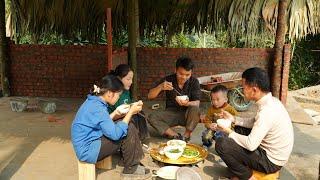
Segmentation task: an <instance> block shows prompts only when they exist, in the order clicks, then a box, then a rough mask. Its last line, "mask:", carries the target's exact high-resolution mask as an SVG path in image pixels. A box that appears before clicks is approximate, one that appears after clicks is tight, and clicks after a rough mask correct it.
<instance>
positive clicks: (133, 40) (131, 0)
mask: <svg viewBox="0 0 320 180" xmlns="http://www.w3.org/2000/svg"><path fill="white" fill-rule="evenodd" d="M135 1H136V0H128V1H127V2H128V36H129V37H128V38H129V51H128V58H129V65H130V67H131V69H132V70H133V74H134V76H133V82H132V88H131V92H132V98H133V99H134V100H137V97H138V81H137V50H136V46H137V37H136V36H137V32H136V30H137V29H136V23H135V20H136V17H135Z"/></svg>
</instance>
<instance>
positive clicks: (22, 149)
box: [0, 98, 320, 180]
mask: <svg viewBox="0 0 320 180" xmlns="http://www.w3.org/2000/svg"><path fill="white" fill-rule="evenodd" d="M55 101H56V102H57V105H58V109H57V112H56V113H54V114H52V115H48V114H43V113H41V112H40V111H39V110H37V109H29V110H28V111H26V112H21V113H17V112H12V111H11V109H10V105H9V98H0V112H1V113H0V127H1V129H0V179H1V180H5V179H23V180H25V179H30V180H37V179H41V180H42V179H53V180H56V179H77V178H78V172H77V163H76V162H77V161H76V157H75V154H74V152H73V149H72V145H71V143H70V125H71V122H72V120H73V116H74V114H75V112H76V110H77V108H78V106H79V105H80V103H81V101H82V100H80V99H55ZM151 104H153V102H148V103H146V105H145V111H146V112H148V111H150V109H149V108H148V107H150V105H151ZM203 109H205V107H204V108H203ZM252 111H254V108H253V110H251V111H250V112H246V113H242V115H243V116H252V115H253V114H254V113H253V112H252ZM288 111H289V113H290V115H291V118H292V119H297V118H298V119H299V122H301V119H308V117H307V116H306V115H305V114H303V113H304V112H303V111H302V109H301V108H300V107H299V105H298V103H296V102H294V101H293V102H292V101H290V104H288ZM300 111H301V112H300ZM297 116H298V117H297ZM52 117H53V118H52ZM48 118H49V120H52V119H53V120H54V118H56V119H58V121H57V122H48ZM306 121H308V120H306ZM203 129H204V127H203V125H202V124H201V125H198V126H197V128H196V130H195V132H194V133H193V136H192V138H191V142H192V143H195V144H200V142H201V140H200V135H201V132H202V130H203ZM178 131H182V129H181V128H178ZM294 131H295V144H294V149H293V153H292V155H291V157H290V160H289V162H288V163H287V164H286V166H285V167H284V168H282V170H281V174H280V176H281V178H280V179H308V180H309V179H315V180H316V179H318V169H319V161H320V150H319V149H320V141H319V139H320V128H319V125H313V126H312V125H304V124H296V123H295V124H294ZM151 135H153V136H154V135H155V133H154V131H153V130H152V129H151ZM164 141H166V140H165V139H162V138H160V137H158V136H155V137H152V138H150V139H149V140H148V142H149V143H148V144H149V145H150V146H156V145H157V144H158V143H159V142H164ZM217 160H219V157H218V156H216V154H215V151H214V150H213V149H210V150H209V156H208V158H207V159H206V160H205V162H204V163H202V164H199V166H198V167H193V168H194V169H195V170H196V171H197V172H199V174H200V176H201V177H202V179H219V177H224V176H226V175H227V174H228V171H227V169H226V168H225V167H223V166H221V165H219V164H218V163H217ZM113 161H114V163H113V165H114V169H112V170H109V171H101V170H98V171H97V179H98V180H99V179H112V180H114V179H120V172H121V168H119V167H118V166H117V165H116V164H117V161H118V159H117V158H114V159H113ZM143 163H144V164H145V165H146V166H148V167H149V168H150V169H158V168H159V165H158V164H157V163H155V162H153V161H152V159H151V158H150V156H149V155H148V154H146V156H145V158H144V159H143Z"/></svg>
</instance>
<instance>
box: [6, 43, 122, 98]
mask: <svg viewBox="0 0 320 180" xmlns="http://www.w3.org/2000/svg"><path fill="white" fill-rule="evenodd" d="M9 47H10V53H9V56H10V60H11V64H10V86H11V94H12V95H14V96H42V97H84V96H85V95H86V94H87V93H88V91H89V89H90V87H91V86H92V85H93V83H94V82H95V81H97V80H99V79H100V78H101V77H103V76H104V75H105V71H106V70H105V69H106V67H107V65H106V61H107V60H106V48H107V47H106V46H105V45H87V46H80V45H66V46H60V45H15V44H13V43H11V44H10V46H9ZM117 52H119V54H120V56H119V57H118V56H117ZM123 52H125V51H124V50H118V51H116V53H115V54H114V55H113V58H114V61H115V63H114V64H117V63H118V61H119V62H125V61H126V59H127V58H126V56H125V55H123ZM125 54H126V53H125Z"/></svg>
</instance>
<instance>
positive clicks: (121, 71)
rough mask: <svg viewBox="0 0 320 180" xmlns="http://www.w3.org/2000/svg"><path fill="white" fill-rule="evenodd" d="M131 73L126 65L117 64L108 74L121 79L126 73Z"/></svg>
mask: <svg viewBox="0 0 320 180" xmlns="http://www.w3.org/2000/svg"><path fill="white" fill-rule="evenodd" d="M130 71H132V70H131V68H130V66H129V65H128V64H119V65H118V66H117V67H116V68H115V69H114V70H111V71H110V73H109V74H111V75H114V76H117V77H119V78H120V79H122V78H123V77H125V76H126V75H128V73H129V72H130Z"/></svg>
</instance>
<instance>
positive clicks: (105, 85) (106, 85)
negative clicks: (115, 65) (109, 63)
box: [90, 74, 124, 96]
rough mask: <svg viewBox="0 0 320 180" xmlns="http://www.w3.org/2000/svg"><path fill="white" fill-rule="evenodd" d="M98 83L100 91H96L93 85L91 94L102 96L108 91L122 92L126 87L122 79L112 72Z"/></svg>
mask: <svg viewBox="0 0 320 180" xmlns="http://www.w3.org/2000/svg"><path fill="white" fill-rule="evenodd" d="M96 85H97V86H98V87H99V88H100V92H94V88H93V87H92V88H91V89H90V94H91V95H96V96H101V95H103V94H104V93H106V92H107V91H111V92H121V91H123V89H124V86H123V83H122V81H121V80H120V79H119V78H118V77H117V76H114V75H111V74H108V75H106V76H104V77H103V78H102V79H101V81H100V82H98V83H96Z"/></svg>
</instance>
